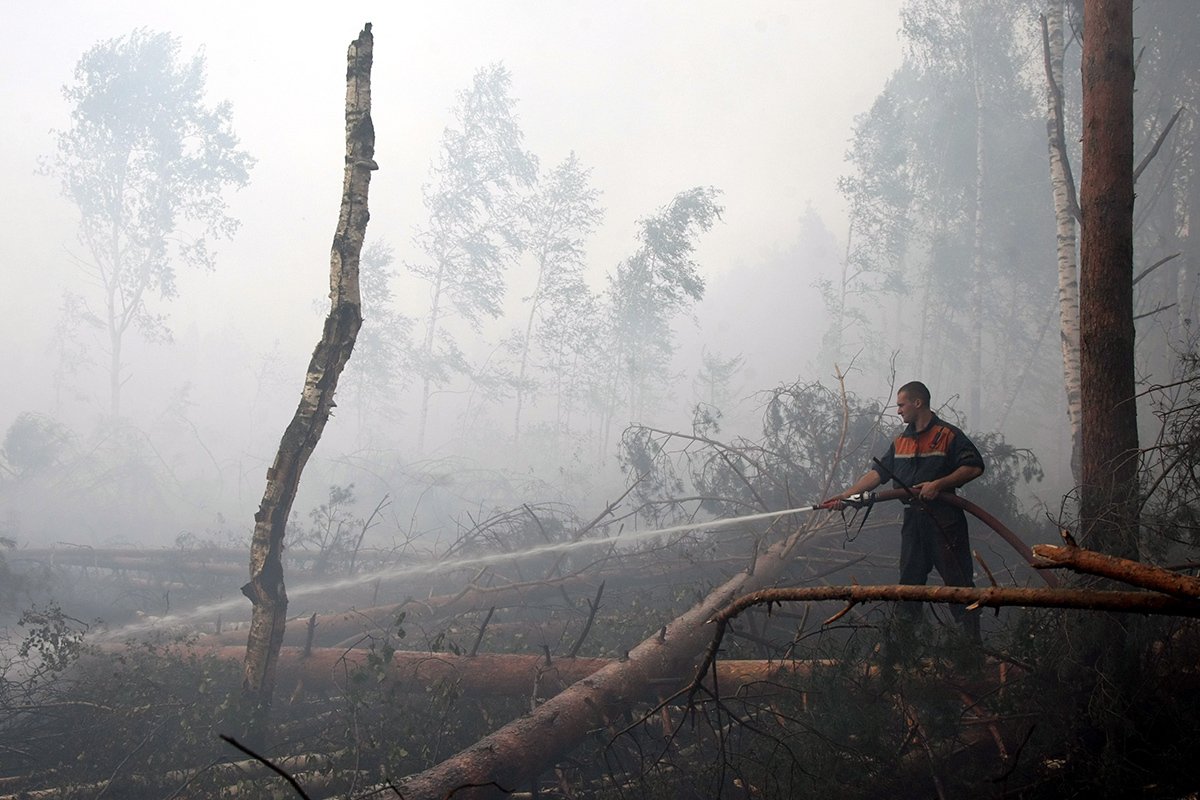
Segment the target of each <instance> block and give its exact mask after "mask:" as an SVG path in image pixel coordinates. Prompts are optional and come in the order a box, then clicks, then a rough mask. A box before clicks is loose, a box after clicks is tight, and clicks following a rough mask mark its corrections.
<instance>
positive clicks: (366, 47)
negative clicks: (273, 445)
mask: <svg viewBox="0 0 1200 800" xmlns="http://www.w3.org/2000/svg"><path fill="white" fill-rule="evenodd" d="M372 49H373V39H372V36H371V25H370V23H368V24H367V25H366V26H365V27H364V28H363V31H362V33H360V34H359V36H358V38H357V39H356V40H355V41H354V42H352V43H351V44H350V49H349V52H348V54H347V62H348V65H347V72H346V167H345V177H344V180H343V188H342V203H341V210H340V213H339V216H338V225H337V231H336V233H335V234H334V237H333V248H332V253H331V255H330V270H329V299H330V309H329V315H328V316H327V317H326V318H325V327H324V331H323V333H322V335H321V340H320V341H319V342H318V343H317V347H316V350H314V351H313V356H312V360H311V361H310V362H309V365H308V373H307V375H306V376H305V380H304V390H303V392H302V394H301V397H300V404H299V406H298V407H297V408H296V413H295V416H293V418H292V421H291V423H290V424H289V425H288V427H287V430H286V431H284V434H283V438H282V440H281V441H280V443H279V451H278V452H277V453H276V456H275V463H274V464H273V465H272V466H271V468H270V469H269V470H268V471H267V488H266V491H265V492H264V494H263V499H262V503H261V505H260V506H259V509H258V513H256V514H255V515H254V522H255V524H254V536H253V539H252V541H251V545H250V582H249V583H247V584H246V585H245V586H243V587H242V592H243V593H244V594H245V595H246V596H247V597H249V598H250V600H251V602H252V603H253V604H254V609H253V614H252V616H251V622H250V634H249V639H248V641H247V644H246V663H245V675H244V679H243V684H242V688H243V692H244V694H245V695H246V698H247V700H248V701H249V702H251V703H253V704H254V707H255V714H254V721H253V723H252V729H251V730H250V731H249V732H248V738H249V739H250V740H251V741H252V742H259V743H261V742H262V740H263V739H264V737H265V730H266V722H267V714H268V711H269V708H270V704H271V697H272V694H273V692H274V688H275V667H276V662H277V660H278V657H279V648H280V645H281V643H282V640H283V632H284V627H285V623H286V621H287V591H286V590H285V588H284V581H283V562H282V556H283V540H284V534H285V532H286V526H287V521H288V516H289V514H290V512H291V508H292V502H293V501H294V500H295V498H296V489H297V487H298V486H299V483H300V475H301V473H302V472H303V470H304V466H305V464H306V463H307V462H308V458H309V456H310V455H312V452H313V449H314V448H315V447H316V445H317V442H318V441H319V440H320V438H321V432H322V431H323V430H324V428H325V423H326V422H327V421H328V419H329V414H330V412H331V411H332V409H333V407H334V401H333V398H334V391H335V390H336V389H337V382H338V376H339V375H341V372H342V369H343V368H344V367H345V366H346V363H347V362H348V361H349V360H350V353H351V351H352V350H353V349H354V341H355V339H356V337H357V336H358V330H359V327H360V326H361V324H362V313H361V300H360V295H359V285H358V261H359V254H360V253H361V252H362V244H363V237H364V235H365V233H366V227H367V219H368V217H369V215H368V213H367V190H368V188H369V186H370V182H371V170H373V169H375V168H376V166H375V161H374V155H375V130H374V127H373V125H372V123H371V59H372Z"/></svg>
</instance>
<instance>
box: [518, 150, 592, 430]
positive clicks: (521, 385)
mask: <svg viewBox="0 0 1200 800" xmlns="http://www.w3.org/2000/svg"><path fill="white" fill-rule="evenodd" d="M589 172H590V171H589V170H586V169H584V168H583V167H582V166H580V164H579V160H578V159H577V158H576V157H575V154H574V153H571V154H570V155H568V156H567V157H566V159H565V160H564V161H563V162H562V163H561V164H559V165H558V166H557V167H555V168H554V170H553V171H551V173H550V174H549V175H548V176H547V177H546V178H545V180H544V182H543V184H542V186H541V187H540V190H539V191H538V192H537V193H536V194H534V195H533V197H531V198H530V199H529V202H528V203H527V205H526V211H525V214H526V217H527V218H528V224H529V233H528V242H527V244H528V247H529V251H530V253H531V254H532V255H533V258H534V260H535V261H536V262H537V282H536V283H535V285H534V288H533V293H532V294H531V295H530V296H529V297H528V298H527V300H528V303H529V316H528V318H527V319H526V321H525V333H524V334H523V335H522V336H521V338H520V340H519V341H518V346H519V348H520V367H519V369H518V371H517V376H516V378H517V380H516V394H517V397H516V400H517V409H516V413H515V416H514V421H513V439H514V441H516V442H520V439H521V411H522V408H523V407H524V404H525V397H526V394H527V392H528V391H529V390H530V389H531V388H533V385H534V384H533V382H532V380H531V379H530V377H529V355H530V350H531V349H532V346H533V343H534V340H535V337H534V328H535V327H536V326H539V325H540V324H542V323H544V321H545V319H546V318H547V316H548V315H549V314H551V313H553V312H554V311H555V310H557V309H558V308H559V307H561V306H563V305H569V304H570V303H571V301H572V300H573V299H575V298H578V297H579V296H580V294H581V293H585V292H587V286H586V285H585V284H584V282H583V275H582V273H583V267H584V250H583V242H584V239H586V238H587V236H588V235H589V234H590V233H591V232H592V231H593V230H594V229H595V227H596V225H598V224H599V223H600V220H601V218H602V217H603V216H604V212H603V210H601V209H600V207H599V206H598V205H597V204H596V201H597V200H598V198H599V195H600V193H599V192H598V191H597V190H596V189H593V188H592V187H590V186H589V185H588V177H589Z"/></svg>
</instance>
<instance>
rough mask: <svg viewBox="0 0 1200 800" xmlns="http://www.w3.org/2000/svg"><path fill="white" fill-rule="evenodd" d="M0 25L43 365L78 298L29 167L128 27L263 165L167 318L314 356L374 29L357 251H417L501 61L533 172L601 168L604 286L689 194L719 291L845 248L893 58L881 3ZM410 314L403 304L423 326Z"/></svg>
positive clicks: (28, 315) (624, 5)
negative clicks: (183, 72) (365, 217)
mask: <svg viewBox="0 0 1200 800" xmlns="http://www.w3.org/2000/svg"><path fill="white" fill-rule="evenodd" d="M0 7H2V8H3V9H4V11H3V17H4V21H5V28H6V30H7V32H8V40H9V42H10V44H9V45H8V46H6V47H5V48H4V49H3V50H2V51H0V108H3V109H4V112H3V113H4V115H5V117H6V119H5V126H4V127H5V140H6V144H5V147H4V148H0V174H3V175H4V177H5V186H6V191H5V192H4V193H3V196H2V197H0V211H2V213H3V215H4V218H5V219H6V220H7V222H8V224H7V226H6V227H7V230H8V235H6V236H5V237H3V241H2V242H0V258H2V259H3V262H4V263H5V265H6V266H7V269H6V272H7V273H8V275H7V279H8V280H7V282H8V284H9V287H10V291H8V292H5V293H4V296H5V297H7V298H8V299H7V300H4V301H0V303H2V305H3V307H4V308H3V312H4V313H3V322H0V326H2V327H0V332H2V333H3V334H4V335H5V339H6V340H7V341H9V342H12V343H15V342H29V339H28V338H26V336H27V335H29V334H32V335H33V336H34V342H31V344H32V345H33V349H34V350H36V349H38V347H39V346H41V345H39V344H38V343H37V342H38V341H39V340H38V333H37V329H38V328H39V327H41V328H44V327H45V325H46V322H47V319H48V314H47V311H48V309H49V308H56V307H57V303H58V298H59V296H60V294H61V292H62V289H63V288H64V287H66V286H68V285H70V283H71V282H72V281H78V280H79V279H80V275H79V273H78V271H77V270H76V269H75V268H74V267H72V265H71V258H72V255H73V254H76V253H78V252H79V248H78V245H77V243H76V240H75V238H74V236H75V235H74V227H73V222H74V217H73V210H72V209H71V207H70V206H69V205H68V204H67V203H66V202H65V201H64V200H63V199H62V198H61V197H60V196H59V193H58V185H57V182H56V181H55V180H54V179H53V178H50V177H46V176H44V175H38V174H36V172H37V168H38V159H39V158H40V157H44V156H46V155H47V154H49V153H50V151H51V148H52V139H51V136H50V131H51V130H52V129H59V128H63V127H64V126H65V125H66V124H67V119H68V117H67V115H68V113H69V108H68V106H67V104H66V101H65V100H64V99H63V98H62V95H61V87H62V85H63V84H64V83H66V82H68V81H69V80H70V78H71V74H72V70H73V67H74V64H75V63H76V61H77V60H78V58H79V56H80V55H81V54H82V53H83V52H84V51H85V50H86V49H87V48H88V47H90V46H91V45H93V44H94V43H96V42H98V41H100V40H102V39H107V38H111V37H117V36H122V35H125V34H127V33H128V32H129V31H130V30H132V29H133V28H135V27H147V28H150V29H153V30H166V31H170V32H172V33H174V34H176V35H177V36H179V37H180V39H181V42H182V48H183V53H185V54H189V53H192V52H194V51H195V50H196V49H197V48H201V47H202V48H203V50H204V53H205V55H206V58H207V65H208V88H209V97H210V99H212V100H214V101H215V100H220V99H227V100H229V101H231V102H232V104H233V125H234V129H235V131H236V132H237V133H238V135H239V136H240V137H241V140H242V144H243V146H244V147H245V149H247V150H248V151H249V152H250V153H251V154H252V155H254V156H255V157H256V158H257V159H258V163H257V166H256V167H255V169H254V171H253V173H252V175H251V184H250V185H249V186H248V187H246V188H245V189H243V190H241V191H240V192H238V193H237V194H234V195H232V196H231V198H230V207H231V212H232V213H233V215H234V216H236V217H237V218H239V219H240V220H241V221H242V228H241V230H240V231H239V233H238V235H237V236H236V238H234V239H233V240H232V241H224V242H219V243H217V250H218V266H217V269H216V271H215V272H213V273H211V274H194V275H184V276H182V283H181V299H180V300H179V301H177V302H176V303H174V304H173V305H172V307H171V308H170V314H171V317H172V320H173V321H174V323H175V325H176V327H177V329H178V328H179V327H180V326H185V325H187V324H190V323H191V322H193V321H197V322H198V323H199V324H201V325H202V326H203V325H208V324H215V323H217V322H219V321H222V320H224V321H231V320H240V321H242V322H243V323H244V322H246V321H247V320H250V319H253V318H255V317H258V318H260V319H261V324H260V326H259V327H263V328H267V329H270V330H273V331H276V332H278V335H279V336H280V337H281V338H282V339H284V340H285V341H286V340H290V339H291V338H292V337H293V336H297V337H300V338H302V339H303V341H305V342H306V343H307V342H308V341H309V340H312V339H313V333H314V330H313V325H312V314H311V304H312V300H313V298H315V297H320V296H321V289H320V287H323V286H324V285H325V284H326V281H327V277H326V276H327V274H328V247H329V240H330V237H331V235H332V231H333V226H334V222H335V220H336V209H337V203H338V200H339V194H340V184H341V179H342V165H341V161H342V148H343V144H342V141H343V140H342V135H343V131H342V110H343V102H344V79H343V74H344V65H345V50H346V46H347V44H348V43H349V42H350V40H351V39H353V38H354V37H355V36H356V35H357V33H358V31H359V29H360V28H361V25H362V23H363V22H365V21H371V22H372V23H373V31H374V34H375V67H374V74H373V82H374V83H373V85H374V109H373V116H374V119H375V127H376V132H377V147H378V153H377V161H378V162H379V164H380V171H379V172H377V173H376V174H375V176H374V180H373V183H372V189H371V204H372V221H371V229H370V231H369V236H371V235H374V236H383V237H386V238H387V239H388V240H389V241H390V242H392V243H393V244H395V245H396V246H397V249H398V250H399V251H400V254H401V257H404V256H405V255H407V254H408V253H410V252H411V247H410V240H411V237H412V233H413V230H414V228H415V227H416V226H417V225H420V224H421V223H422V221H423V215H424V212H423V207H422V205H421V194H420V189H421V185H422V184H423V183H424V182H426V181H427V180H428V179H429V166H430V163H431V161H432V159H433V157H434V156H435V154H436V149H437V144H438V140H439V137H440V135H441V132H442V130H443V129H444V127H445V126H446V124H447V123H448V122H449V121H450V116H449V110H450V108H451V106H452V105H453V103H454V98H455V95H456V93H458V92H459V91H461V90H462V89H464V88H465V87H466V86H467V85H468V84H469V82H470V80H471V76H472V74H473V73H474V72H475V70H477V69H478V68H480V67H482V66H484V65H486V64H489V63H492V62H496V61H502V62H503V63H504V64H505V65H506V66H507V67H508V69H509V70H510V72H511V73H512V79H513V83H512V94H513V95H514V96H515V97H516V98H518V101H519V105H518V114H519V116H520V120H521V123H522V126H523V129H524V131H525V135H526V143H527V145H528V146H529V148H530V149H531V150H532V151H533V152H534V153H536V154H537V155H538V156H539V158H540V159H541V161H542V163H543V165H545V166H546V167H549V166H552V165H553V164H556V163H558V162H559V161H560V160H561V159H562V158H564V157H565V156H566V155H567V154H568V153H569V152H570V151H572V150H574V151H575V152H576V153H577V155H578V157H579V159H580V160H581V162H582V163H583V164H584V165H585V166H588V167H590V168H592V170H593V173H592V174H593V183H594V185H595V186H596V187H598V188H599V189H600V190H601V191H602V193H603V195H602V204H603V205H604V207H605V208H606V212H607V213H606V219H605V223H604V225H603V227H602V229H601V231H600V232H599V233H598V234H597V235H596V237H595V239H594V240H593V242H592V245H591V248H590V253H591V259H590V260H591V262H592V263H593V264H594V265H595V268H594V269H595V270H596V271H597V272H599V273H602V272H603V271H604V270H607V269H610V268H611V267H612V266H614V265H615V264H616V263H617V262H618V261H619V260H620V259H621V258H623V257H624V256H626V255H628V253H629V252H630V251H631V250H632V249H633V244H632V242H633V239H632V237H633V233H634V226H635V221H636V220H637V219H638V218H640V217H643V216H646V215H648V214H650V213H652V212H653V211H654V209H656V208H658V207H660V206H662V205H664V204H665V203H666V202H668V201H669V200H670V198H671V197H672V196H674V194H675V193H676V192H678V191H681V190H683V189H686V188H690V187H692V186H697V185H712V186H716V187H717V188H719V189H721V190H722V192H723V198H722V199H723V201H724V204H725V206H726V213H725V215H724V220H723V223H722V224H720V225H719V226H718V227H717V228H716V229H715V230H714V231H713V232H712V233H711V234H709V235H708V236H706V237H705V239H704V241H703V243H702V245H701V252H700V253H699V260H700V262H701V263H702V264H703V265H704V267H705V269H706V270H707V271H708V273H709V275H710V276H717V275H720V274H721V273H726V272H729V271H731V270H736V269H737V268H738V266H739V265H741V264H744V263H746V262H747V261H748V260H752V259H755V258H758V257H759V256H760V254H762V253H769V252H773V251H776V250H778V249H780V248H781V247H785V246H786V245H787V244H788V243H789V242H790V241H791V240H792V239H794V238H795V237H796V235H797V231H798V230H799V229H800V225H801V220H802V217H803V216H804V215H805V213H806V210H807V209H808V208H809V207H811V208H812V209H813V210H815V211H816V213H817V214H818V215H819V216H820V217H821V219H822V220H824V221H825V223H826V224H827V225H828V226H829V227H830V229H831V230H833V231H835V232H839V235H841V232H842V231H844V228H845V209H844V203H843V201H842V199H841V196H840V195H839V193H838V191H837V186H836V182H837V178H838V177H839V176H840V175H841V174H842V173H843V172H844V171H845V164H844V160H843V158H844V153H845V149H846V144H847V141H848V138H849V136H850V132H851V125H852V122H853V118H854V116H855V114H858V113H861V112H862V111H863V110H864V109H866V108H867V107H869V105H870V103H871V101H872V100H873V99H874V97H875V95H876V94H877V93H878V92H879V90H880V88H881V87H882V86H883V83H884V81H885V80H886V78H887V77H888V75H889V74H890V73H891V71H892V70H893V69H894V68H895V67H896V66H897V65H898V63H899V59H900V43H899V40H898V37H897V28H898V19H897V9H896V3H893V2H883V1H882V0H850V1H849V2H841V3H828V2H815V1H814V2H808V1H807V0H793V2H749V3H741V4H737V5H733V6H731V5H730V4H727V3H716V2H675V0H670V1H664V0H654V1H653V2H616V3H612V2H608V3H603V4H601V3H562V2H520V3H489V2H472V3H444V4H434V3H424V4H394V3H388V4H369V3H358V4H337V7H336V8H335V7H334V4H315V5H313V6H311V7H308V8H306V9H305V11H304V12H303V13H297V11H296V8H297V7H296V6H295V5H294V4H287V5H284V4H276V3H254V2H250V3H246V2H243V3H230V2H215V3H207V4H183V3H150V2H135V1H133V0H125V1H123V2H107V3H103V4H101V3H94V2H69V1H68V2H54V3H40V4H38V3H20V2H15V1H14V0H2V2H0ZM313 287H317V288H316V289H314V288H313ZM421 300H422V298H407V301H408V302H411V303H412V308H413V310H416V311H419V308H420V306H421V302H420V301H421ZM23 332H24V334H23ZM42 340H44V336H43V337H42ZM307 347H308V345H307V344H306V345H305V347H304V348H301V349H307ZM42 355H44V354H42Z"/></svg>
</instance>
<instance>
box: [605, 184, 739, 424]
mask: <svg viewBox="0 0 1200 800" xmlns="http://www.w3.org/2000/svg"><path fill="white" fill-rule="evenodd" d="M719 195H720V191H719V190H717V189H714V188H712V187H711V186H707V187H706V186H697V187H696V188H694V189H688V190H687V191H684V192H680V193H679V194H677V195H676V196H675V198H674V199H673V200H671V202H670V203H668V204H667V205H666V206H664V207H663V208H661V209H659V210H658V211H657V212H656V213H655V214H654V215H653V216H650V217H646V218H644V219H642V220H640V221H639V222H638V233H637V239H638V242H639V247H638V249H637V251H636V252H635V253H634V254H633V255H632V256H630V257H629V258H627V259H625V260H624V261H622V262H621V263H620V264H619V265H618V266H617V271H616V273H615V274H613V275H610V276H609V279H608V289H607V293H606V296H607V300H608V306H609V314H610V321H609V331H608V337H609V340H610V343H609V344H608V346H607V349H608V351H609V352H610V353H611V354H612V355H611V358H612V362H611V366H610V367H609V368H608V369H609V376H610V385H609V389H608V397H607V398H606V404H607V409H606V410H607V413H608V414H609V415H610V416H611V415H612V414H614V413H615V411H616V408H617V404H618V402H619V401H620V398H622V397H624V398H626V399H627V408H628V410H629V414H630V417H631V418H633V419H637V418H639V417H640V416H642V415H643V414H644V413H645V412H646V410H647V408H646V400H647V395H648V393H649V392H651V391H652V390H653V389H654V388H656V387H662V386H664V385H666V384H667V382H668V375H667V374H666V368H667V364H668V361H669V359H670V356H671V354H672V353H673V352H674V351H675V345H674V340H675V337H674V335H673V333H672V331H671V324H672V322H674V320H675V318H676V316H677V315H678V314H679V313H680V312H682V311H684V310H686V309H687V308H689V307H690V306H691V305H692V304H693V303H695V302H696V301H698V300H700V298H701V297H703V296H704V278H703V277H702V276H701V275H700V270H699V264H697V263H696V261H695V259H694V257H693V254H694V253H695V250H696V239H697V238H698V237H699V235H700V234H701V233H704V232H706V231H708V230H710V229H711V228H712V226H713V225H714V224H716V222H717V220H719V219H720V217H721V212H722V211H723V210H724V208H723V207H722V206H721V205H720V204H719V203H718V202H717V197H718V196H719Z"/></svg>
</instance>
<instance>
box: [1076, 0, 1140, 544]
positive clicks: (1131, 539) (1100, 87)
mask: <svg viewBox="0 0 1200 800" xmlns="http://www.w3.org/2000/svg"><path fill="white" fill-rule="evenodd" d="M1084 15H1085V16H1084V20H1085V22H1084V37H1083V47H1084V49H1083V180H1082V185H1081V193H1080V206H1081V211H1082V215H1083V241H1082V248H1081V261H1082V270H1081V272H1080V285H1079V306H1080V351H1079V354H1080V376H1081V379H1082V393H1081V404H1080V405H1081V409H1082V412H1083V459H1082V466H1083V484H1082V490H1081V494H1080V512H1081V519H1082V531H1081V533H1082V542H1081V543H1082V544H1083V545H1084V546H1086V547H1089V548H1090V549H1093V550H1099V551H1101V552H1106V553H1108V554H1109V555H1115V556H1122V557H1125V558H1130V559H1134V560H1136V559H1137V557H1138V536H1137V526H1138V506H1137V467H1138V437H1137V403H1136V400H1135V387H1134V326H1133V198H1134V196H1133V3H1132V0H1087V2H1086V5H1085V9H1084Z"/></svg>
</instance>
